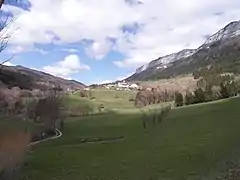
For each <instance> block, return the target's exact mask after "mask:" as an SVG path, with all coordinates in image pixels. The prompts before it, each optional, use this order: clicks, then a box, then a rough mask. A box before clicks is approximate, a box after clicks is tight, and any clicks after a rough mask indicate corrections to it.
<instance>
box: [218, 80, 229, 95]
mask: <svg viewBox="0 0 240 180" xmlns="http://www.w3.org/2000/svg"><path fill="white" fill-rule="evenodd" d="M220 87H221V91H220V93H221V97H222V98H229V96H230V95H229V92H228V88H227V85H224V84H223V83H221V84H220Z"/></svg>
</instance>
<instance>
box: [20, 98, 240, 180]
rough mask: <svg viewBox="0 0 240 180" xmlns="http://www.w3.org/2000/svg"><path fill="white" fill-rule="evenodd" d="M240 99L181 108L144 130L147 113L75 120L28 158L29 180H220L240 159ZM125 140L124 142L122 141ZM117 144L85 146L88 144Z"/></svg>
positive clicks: (27, 173)
mask: <svg viewBox="0 0 240 180" xmlns="http://www.w3.org/2000/svg"><path fill="white" fill-rule="evenodd" d="M239 103H240V98H233V99H230V100H225V101H221V102H218V103H215V104H205V105H201V106H189V107H186V108H177V109H174V110H172V111H171V112H170V115H169V116H168V117H167V118H166V119H165V120H164V121H163V122H162V124H160V125H155V126H150V127H148V128H147V129H146V130H144V129H143V128H142V123H141V118H142V116H141V114H140V113H139V112H136V113H131V114H127V113H118V112H117V111H115V112H111V113H107V114H104V115H102V116H92V117H84V118H75V120H74V121H68V122H67V123H66V124H65V129H64V131H63V136H62V137H61V138H60V139H57V140H53V141H49V142H44V143H42V144H39V145H37V148H36V149H35V150H34V151H33V152H32V153H31V154H29V156H28V160H27V165H26V166H25V168H24V174H23V175H24V177H25V178H27V179H34V180H44V179H58V180H65V179H72V180H81V179H83V180H84V179H93V180H98V179H104V180H107V179H109V180H110V179H124V180H125V179H131V180H149V179H167V180H169V179H182V180H186V179H191V180H193V179H194V180H195V179H215V178H216V177H218V176H222V172H225V171H227V170H228V169H229V168H230V166H231V165H232V164H231V163H229V162H232V161H233V160H234V162H239V158H238V157H239V156H240V132H239V127H240V112H239V110H238V109H239V108H238V107H239ZM120 137H121V138H120ZM109 138H110V139H111V138H112V139H114V138H116V139H117V138H120V139H118V140H116V141H109V142H108V141H105V142H101V141H98V142H96V143H84V140H85V139H90V140H94V139H95V140H96V139H98V140H99V139H109Z"/></svg>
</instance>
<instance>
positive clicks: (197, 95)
mask: <svg viewBox="0 0 240 180" xmlns="http://www.w3.org/2000/svg"><path fill="white" fill-rule="evenodd" d="M203 102H205V94H204V91H203V90H202V89H201V88H198V89H197V90H196V91H194V103H203Z"/></svg>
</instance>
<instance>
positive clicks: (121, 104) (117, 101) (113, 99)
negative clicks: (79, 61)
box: [75, 88, 137, 109]
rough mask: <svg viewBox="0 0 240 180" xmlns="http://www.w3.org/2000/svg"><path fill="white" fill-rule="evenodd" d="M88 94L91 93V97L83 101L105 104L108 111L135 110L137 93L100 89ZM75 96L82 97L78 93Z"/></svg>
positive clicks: (90, 91)
mask: <svg viewBox="0 0 240 180" xmlns="http://www.w3.org/2000/svg"><path fill="white" fill-rule="evenodd" d="M86 93H87V94H89V93H91V95H89V97H87V98H82V99H84V100H87V101H90V102H91V103H93V104H95V105H101V104H103V105H104V106H105V108H107V109H129V108H134V99H135V96H136V93H137V91H124V90H121V91H117V90H111V89H103V88H99V89H91V90H89V91H87V92H86ZM75 96H78V97H80V93H76V94H75ZM90 96H91V97H90ZM130 99H131V100H130Z"/></svg>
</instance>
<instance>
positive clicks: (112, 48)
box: [0, 0, 240, 84]
mask: <svg viewBox="0 0 240 180" xmlns="http://www.w3.org/2000/svg"><path fill="white" fill-rule="evenodd" d="M8 1H11V2H10V3H11V4H7V5H4V6H3V9H2V12H1V16H2V17H6V16H7V15H10V16H11V17H14V21H13V23H11V26H10V27H9V28H8V32H11V33H12V36H11V38H10V40H9V46H8V48H7V49H6V50H5V52H3V53H1V55H0V56H1V58H2V59H4V58H6V57H13V56H14V58H13V59H12V61H11V63H12V64H15V65H23V66H27V67H30V68H35V69H39V70H42V71H45V72H48V73H50V74H53V75H57V76H61V77H64V78H72V79H76V80H78V81H81V82H83V83H86V84H91V83H100V82H105V81H109V80H117V79H120V78H124V77H126V76H128V75H129V74H131V73H132V72H134V70H135V68H136V67H138V66H140V65H143V64H145V63H148V62H150V61H151V60H153V59H155V58H158V57H159V56H162V55H166V54H169V53H173V52H177V51H180V50H182V49H185V48H197V47H198V46H199V45H201V44H202V43H203V42H204V41H205V40H206V37H208V36H209V35H211V34H213V33H215V32H216V31H218V30H219V29H221V28H222V27H224V26H225V25H227V24H228V23H229V22H231V21H235V20H239V19H240V0H29V1H26V0H22V1H21V0H19V1H18V3H15V2H14V0H8Z"/></svg>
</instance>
